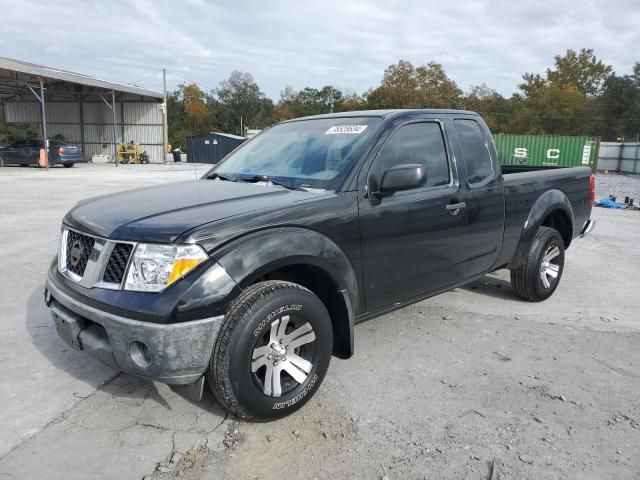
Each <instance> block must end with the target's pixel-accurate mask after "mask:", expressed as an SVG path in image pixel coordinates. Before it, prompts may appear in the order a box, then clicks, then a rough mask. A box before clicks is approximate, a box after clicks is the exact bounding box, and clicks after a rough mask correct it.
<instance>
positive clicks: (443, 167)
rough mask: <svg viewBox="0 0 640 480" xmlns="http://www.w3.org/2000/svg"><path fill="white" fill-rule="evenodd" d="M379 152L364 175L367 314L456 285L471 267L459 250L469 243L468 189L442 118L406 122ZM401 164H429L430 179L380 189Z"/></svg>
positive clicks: (362, 230)
mask: <svg viewBox="0 0 640 480" xmlns="http://www.w3.org/2000/svg"><path fill="white" fill-rule="evenodd" d="M373 155H374V158H373V161H372V162H371V163H370V164H369V167H368V170H366V171H363V172H362V173H361V175H360V180H359V182H360V185H359V187H360V188H359V191H360V194H359V197H358V202H359V222H360V234H361V242H362V253H363V260H362V262H363V277H364V290H365V298H366V306H367V311H374V310H377V309H379V308H383V307H385V306H388V305H391V304H393V303H394V302H398V301H401V300H405V299H409V298H411V297H415V296H418V295H420V294H423V293H425V292H430V291H433V290H437V289H440V288H443V287H446V286H447V285H451V284H453V283H456V282H457V281H458V280H459V279H460V276H461V275H462V274H463V271H464V268H463V265H462V264H461V259H462V257H463V256H462V255H461V254H460V252H461V251H463V250H464V249H465V248H468V244H469V240H470V239H469V238H468V237H467V236H465V234H464V233H465V229H466V220H465V215H464V214H463V213H462V212H464V200H465V197H464V192H463V191H461V190H460V188H459V185H458V178H457V172H456V168H455V162H454V159H453V156H452V153H451V150H450V149H449V148H448V142H447V140H446V132H445V130H444V125H443V123H442V122H441V121H438V120H413V121H411V122H406V123H403V124H401V125H399V126H397V127H396V128H395V130H394V131H393V132H392V133H391V134H390V135H389V136H388V137H387V138H386V140H384V143H383V144H382V146H380V147H379V148H378V149H377V151H376V150H375V149H374V153H373ZM400 165H422V166H423V167H424V169H425V171H426V181H425V182H424V183H423V184H422V185H420V186H417V187H415V188H410V189H406V190H400V191H395V192H389V193H384V194H379V193H378V192H375V191H373V190H376V189H377V187H376V185H380V182H381V181H382V178H383V176H384V175H385V172H388V171H389V169H390V168H393V167H398V166H400ZM365 168H367V167H365Z"/></svg>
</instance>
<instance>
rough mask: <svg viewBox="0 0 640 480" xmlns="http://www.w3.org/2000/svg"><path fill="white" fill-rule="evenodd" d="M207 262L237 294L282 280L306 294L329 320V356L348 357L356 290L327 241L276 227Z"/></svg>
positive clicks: (345, 263)
mask: <svg viewBox="0 0 640 480" xmlns="http://www.w3.org/2000/svg"><path fill="white" fill-rule="evenodd" d="M212 256H213V257H214V258H215V259H216V261H217V262H218V263H219V264H220V265H221V266H222V267H223V268H224V269H225V270H226V272H227V273H228V274H229V275H230V276H231V278H233V280H234V281H235V282H236V283H237V284H238V285H239V286H240V288H241V289H245V288H247V287H248V286H250V285H253V284H255V283H257V282H259V281H263V280H286V281H290V282H294V283H297V284H299V285H302V286H304V287H306V288H308V289H309V290H311V291H312V292H313V293H314V294H316V295H317V296H318V297H319V298H320V300H321V301H322V302H323V303H324V305H325V307H326V308H327V310H328V312H329V315H330V317H331V323H332V327H333V332H334V344H333V354H334V355H335V356H336V357H338V358H349V357H351V356H352V355H353V343H354V342H353V325H354V312H355V309H356V305H357V299H358V285H357V280H356V275H355V272H354V270H353V267H352V266H351V264H350V262H349V260H348V259H347V257H346V255H345V254H344V252H342V250H341V249H340V248H339V247H338V246H337V245H336V244H335V243H334V242H333V241H332V240H331V239H329V238H328V237H326V236H324V235H322V234H320V233H318V232H315V231H312V230H308V229H304V228H299V227H279V228H273V229H267V230H262V231H259V232H254V233H252V234H249V235H246V236H244V237H240V238H238V239H236V240H234V241H232V242H230V243H228V244H227V245H225V246H224V247H222V248H221V249H219V250H218V251H216V252H214V253H213V254H212Z"/></svg>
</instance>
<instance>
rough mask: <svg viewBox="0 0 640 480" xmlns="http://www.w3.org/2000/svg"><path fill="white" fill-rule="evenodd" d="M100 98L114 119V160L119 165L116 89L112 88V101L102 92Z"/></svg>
mask: <svg viewBox="0 0 640 480" xmlns="http://www.w3.org/2000/svg"><path fill="white" fill-rule="evenodd" d="M100 98H101V99H102V101H103V102H104V103H105V104H106V105H107V107H108V108H109V109H110V110H111V114H112V119H113V123H112V126H113V153H114V157H113V161H114V162H115V164H116V167H117V166H118V144H117V143H116V92H115V90H111V103H109V102H108V101H107V99H106V98H104V96H102V94H100Z"/></svg>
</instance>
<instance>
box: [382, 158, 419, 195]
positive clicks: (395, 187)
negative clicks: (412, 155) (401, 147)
mask: <svg viewBox="0 0 640 480" xmlns="http://www.w3.org/2000/svg"><path fill="white" fill-rule="evenodd" d="M426 181H427V172H426V170H425V168H424V166H423V165H419V164H414V163H411V164H405V165H396V166H395V167H391V168H390V169H389V170H387V171H386V172H384V173H383V174H382V181H381V182H380V192H382V193H391V192H397V191H399V190H409V189H411V188H417V187H420V186H422V185H424V183H425V182H426Z"/></svg>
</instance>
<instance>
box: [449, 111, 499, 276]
mask: <svg viewBox="0 0 640 480" xmlns="http://www.w3.org/2000/svg"><path fill="white" fill-rule="evenodd" d="M451 125H452V126H451ZM447 127H448V128H449V132H450V134H451V135H450V138H451V140H452V142H451V143H452V147H453V149H454V151H455V152H456V158H458V159H462V160H463V161H464V165H461V163H462V162H460V161H459V162H458V167H459V168H460V169H461V170H462V167H463V166H464V181H462V180H461V188H464V189H465V191H466V198H465V201H466V208H465V212H464V214H465V218H466V226H465V232H464V235H465V237H466V238H468V239H469V241H468V242H467V244H466V246H465V248H464V250H462V251H461V252H459V255H460V256H461V257H462V258H464V260H465V264H464V266H465V268H464V277H465V278H466V277H471V276H475V275H478V274H482V273H486V272H488V271H490V270H491V268H492V267H493V266H494V263H495V262H496V260H497V258H498V255H499V253H500V250H501V248H502V239H503V235H504V215H505V213H504V212H505V209H504V188H503V181H502V175H501V173H500V167H499V166H498V158H497V153H496V150H495V146H494V144H493V139H492V137H491V133H490V132H489V129H488V128H487V126H486V125H485V124H484V122H483V121H482V120H481V119H480V117H478V116H467V117H461V118H455V117H454V119H453V121H452V122H450V123H448V124H447ZM452 130H454V131H455V135H454V132H453V131H452ZM456 140H457V141H456ZM461 176H462V175H461Z"/></svg>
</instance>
